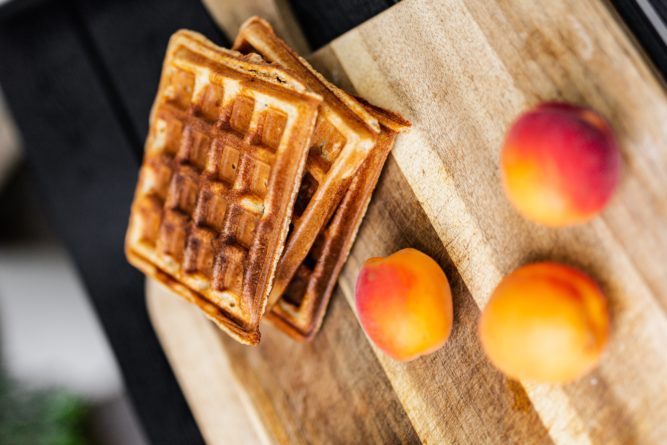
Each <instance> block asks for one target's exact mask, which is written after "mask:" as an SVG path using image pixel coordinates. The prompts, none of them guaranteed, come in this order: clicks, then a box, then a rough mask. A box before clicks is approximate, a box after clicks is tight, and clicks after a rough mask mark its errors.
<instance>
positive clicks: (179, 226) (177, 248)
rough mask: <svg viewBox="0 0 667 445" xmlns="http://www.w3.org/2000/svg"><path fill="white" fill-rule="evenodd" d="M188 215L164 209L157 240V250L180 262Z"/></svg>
mask: <svg viewBox="0 0 667 445" xmlns="http://www.w3.org/2000/svg"><path fill="white" fill-rule="evenodd" d="M188 219H189V218H188V217H187V216H186V215H184V214H182V213H181V212H178V211H175V210H165V212H164V219H163V220H162V225H161V226H160V235H159V236H158V240H157V250H158V252H161V253H163V254H165V255H167V256H170V257H172V258H173V259H174V260H176V261H178V262H180V261H181V260H182V258H183V250H184V249H185V240H186V238H187V226H188Z"/></svg>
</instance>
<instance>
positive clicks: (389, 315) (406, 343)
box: [355, 249, 453, 360]
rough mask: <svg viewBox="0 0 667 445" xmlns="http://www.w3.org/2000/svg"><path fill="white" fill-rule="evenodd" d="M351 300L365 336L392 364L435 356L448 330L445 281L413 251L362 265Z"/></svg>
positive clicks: (448, 299) (449, 309)
mask: <svg viewBox="0 0 667 445" xmlns="http://www.w3.org/2000/svg"><path fill="white" fill-rule="evenodd" d="M355 300H356V307H357V313H358V315H359V321H360V322H361V325H362V326H363V328H364V330H365V331H366V334H367V335H368V336H369V337H370V339H371V340H372V341H373V342H374V343H375V344H376V345H377V346H378V347H379V348H380V349H382V350H383V351H384V352H385V353H387V354H388V355H390V356H391V357H393V358H395V359H397V360H412V359H415V358H417V357H419V356H421V355H424V354H429V353H431V352H434V351H436V350H437V349H439V348H440V347H442V345H444V344H445V342H446V341H447V338H448V337H449V334H450V332H451V329H452V320H453V312H452V294H451V291H450V288H449V281H448V280H447V277H446V276H445V273H444V272H443V271H442V269H441V268H440V266H439V265H438V263H436V262H435V261H434V260H433V259H432V258H431V257H429V256H427V255H425V254H423V253H422V252H420V251H418V250H415V249H403V250H400V251H398V252H396V253H394V254H393V255H390V256H388V257H386V258H371V259H369V260H367V261H366V263H365V264H364V266H363V267H362V268H361V271H360V273H359V277H358V279H357V285H356V292H355Z"/></svg>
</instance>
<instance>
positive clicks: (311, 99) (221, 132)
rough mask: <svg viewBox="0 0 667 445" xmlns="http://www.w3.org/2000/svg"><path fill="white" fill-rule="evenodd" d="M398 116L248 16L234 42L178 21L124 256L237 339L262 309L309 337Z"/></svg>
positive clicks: (249, 337)
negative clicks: (339, 83)
mask: <svg viewBox="0 0 667 445" xmlns="http://www.w3.org/2000/svg"><path fill="white" fill-rule="evenodd" d="M409 125H410V124H409V122H407V121H405V120H404V119H403V118H401V117H400V116H398V115H396V114H394V113H391V112H388V111H385V110H382V109H380V108H377V107H374V106H372V105H369V104H368V103H366V102H364V101H362V100H360V99H357V98H354V97H352V96H350V95H349V94H347V93H345V92H344V91H342V90H340V89H339V88H337V87H335V86H334V85H332V84H331V83H329V82H328V81H327V80H326V79H325V78H324V77H323V76H322V75H321V74H319V73H318V72H316V71H315V70H314V69H313V68H312V67H311V66H310V65H309V64H308V63H307V62H306V61H305V60H303V59H302V58H301V57H299V56H298V55H297V54H296V53H295V52H294V51H293V50H292V49H291V48H290V47H289V46H288V45H287V44H286V43H285V42H284V41H282V40H281V39H280V38H278V37H277V36H276V35H275V33H274V32H273V30H272V29H271V26H270V25H269V24H268V23H266V22H265V21H264V20H262V19H260V18H252V19H250V20H248V21H247V22H246V23H245V24H244V25H243V26H242V28H241V30H240V32H239V35H238V37H237V39H236V42H235V44H234V50H233V51H230V50H226V49H224V48H220V47H217V46H215V45H214V44H213V43H211V42H209V41H208V40H206V39H205V38H204V37H203V36H201V35H199V34H197V33H194V32H190V31H179V32H177V33H176V34H174V36H173V37H172V38H171V40H170V42H169V47H168V49H167V55H166V58H165V62H164V66H163V70H162V79H161V81H160V87H159V90H158V94H157V98H156V100H155V104H154V106H153V110H152V112H151V118H150V131H149V135H148V140H147V142H146V149H145V157H144V162H143V165H142V167H141V172H140V175H139V182H138V185H137V190H136V193H135V198H134V202H133V204H132V211H131V215H130V224H129V227H128V231H127V239H126V252H127V257H128V259H129V261H130V262H131V263H132V264H133V265H134V266H136V267H137V268H139V269H140V270H141V271H143V272H144V273H145V274H146V275H148V276H150V277H152V278H154V279H157V280H159V281H160V282H162V283H163V284H165V285H166V286H168V287H169V288H170V289H172V290H173V291H174V292H175V293H177V294H178V295H181V296H182V297H184V298H185V299H187V300H188V301H190V302H191V303H194V304H196V305H197V306H198V307H199V308H200V309H201V310H202V311H203V312H204V313H205V314H206V315H207V316H208V317H209V318H211V319H212V320H213V321H215V322H216V323H217V324H218V326H220V328H222V329H223V330H224V331H226V332H227V333H228V334H230V335H231V336H232V337H234V338H235V339H236V340H238V341H240V342H242V343H245V344H257V343H258V342H259V339H260V333H259V324H260V321H261V319H262V318H266V319H267V320H269V321H270V322H272V323H274V324H275V325H276V326H277V327H278V328H280V329H281V330H283V331H284V332H285V333H287V334H289V335H290V336H291V337H293V338H295V339H297V340H302V341H306V340H309V339H312V338H313V336H314V335H315V334H316V333H317V331H318V330H319V327H320V325H321V323H322V319H323V318H324V314H325V311H326V307H327V304H328V301H329V298H330V296H331V293H332V291H333V289H334V286H335V283H336V280H337V278H338V274H339V273H340V271H341V268H342V266H343V264H344V263H345V260H346V259H347V256H348V254H349V251H350V248H351V246H352V243H353V241H354V238H355V236H356V232H357V229H358V228H359V225H360V223H361V220H362V218H363V215H364V213H365V211H366V207H367V206H368V202H369V200H370V197H371V194H372V192H373V189H374V188H375V185H376V183H377V180H378V177H379V175H380V172H381V170H382V166H383V165H384V162H385V159H386V157H387V155H388V154H389V151H390V150H391V147H392V146H393V144H394V139H395V137H396V135H397V134H398V132H400V131H402V130H403V129H405V128H407V127H408V126H409Z"/></svg>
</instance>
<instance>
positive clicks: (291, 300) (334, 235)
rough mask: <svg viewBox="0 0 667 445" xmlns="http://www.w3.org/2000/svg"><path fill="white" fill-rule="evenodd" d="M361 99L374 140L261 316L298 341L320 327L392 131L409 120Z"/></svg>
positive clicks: (391, 140)
mask: <svg viewBox="0 0 667 445" xmlns="http://www.w3.org/2000/svg"><path fill="white" fill-rule="evenodd" d="M360 100H361V99H360ZM363 103H364V105H365V106H366V107H367V109H368V111H369V112H371V113H372V114H373V115H374V116H375V117H376V118H377V119H378V121H379V122H380V124H381V129H382V130H381V133H380V136H379V138H378V141H377V144H376V145H375V147H373V149H372V150H371V152H370V153H369V155H368V157H367V158H366V160H365V161H364V163H363V164H362V165H361V168H359V171H358V172H357V174H356V175H355V177H354V179H353V181H352V184H351V185H350V187H349V188H348V190H347V193H345V196H344V197H343V200H342V201H341V203H340V205H339V206H338V208H337V209H336V212H335V213H334V215H333V217H332V218H331V220H330V221H329V223H328V224H327V226H326V227H325V228H324V230H322V231H321V232H320V233H319V235H318V236H317V239H316V241H315V243H314V244H313V246H312V247H311V249H310V251H309V252H308V255H307V256H306V259H305V260H304V261H303V262H302V263H301V264H300V265H299V268H298V269H297V272H296V274H295V275H294V277H293V278H292V280H291V281H290V283H289V285H288V286H287V288H286V290H285V292H284V293H283V295H282V298H281V299H280V300H278V302H277V303H276V304H275V305H274V306H273V307H272V308H271V310H270V311H267V314H266V317H267V319H269V320H271V321H272V322H273V323H274V324H275V325H276V326H278V327H279V328H280V329H281V330H282V331H283V332H286V333H287V334H289V335H290V336H291V337H292V338H294V339H296V340H299V341H308V340H311V339H312V338H313V337H314V336H315V334H317V331H318V330H319V329H320V326H321V324H322V320H323V319H324V315H325V312H326V308H327V306H328V304H329V299H330V298H331V294H332V292H333V290H334V288H335V286H336V282H337V281H338V276H339V274H340V272H341V270H342V268H343V265H344V264H345V262H346V261H347V257H348V255H349V253H350V249H351V248H352V245H353V243H354V239H355V238H356V236H357V231H358V230H359V226H360V225H361V222H362V220H363V218H364V215H365V213H366V209H367V208H368V203H369V202H370V200H371V196H372V194H373V190H374V189H375V186H376V185H377V181H378V179H379V177H380V173H381V172H382V167H383V166H384V163H385V161H386V159H387V156H388V155H389V152H390V151H391V149H392V147H393V146H394V140H395V139H396V135H397V134H398V133H399V132H400V131H403V130H405V129H407V128H408V127H410V122H409V121H406V120H405V119H403V118H402V117H401V116H399V115H397V114H395V113H392V112H389V111H386V110H383V109H381V108H378V107H375V106H373V105H370V104H368V103H366V102H363Z"/></svg>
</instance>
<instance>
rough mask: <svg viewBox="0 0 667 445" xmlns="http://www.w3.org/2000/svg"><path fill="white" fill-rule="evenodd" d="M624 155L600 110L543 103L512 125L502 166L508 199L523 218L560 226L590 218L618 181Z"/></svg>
mask: <svg viewBox="0 0 667 445" xmlns="http://www.w3.org/2000/svg"><path fill="white" fill-rule="evenodd" d="M620 158H621V157H620V153H619V149H618V144H617V142H616V138H615V136H614V134H613V132H612V130H611V127H610V126H609V124H608V123H607V121H606V120H605V119H604V118H603V117H602V116H600V115H599V114H598V113H596V112H595V111H593V110H591V109H588V108H584V107H580V106H576V105H570V104H566V103H545V104H542V105H539V106H538V107H536V108H534V109H532V110H530V111H528V112H526V113H524V114H523V115H521V116H520V117H519V118H518V119H517V120H516V122H514V124H513V125H512V126H511V128H510V130H509V131H508V133H507V135H506V137H505V142H504V144H503V148H502V152H501V160H500V169H501V174H502V178H503V184H504V188H505V191H506V194H507V197H508V198H509V200H510V202H512V204H513V205H514V207H516V209H517V210H519V212H520V213H521V214H523V216H525V217H526V218H528V219H530V220H532V221H534V222H537V223H540V224H544V225H547V226H554V227H559V226H568V225H573V224H578V223H583V222H585V221H588V220H590V219H591V218H593V217H594V216H595V215H597V214H598V213H599V212H600V211H601V210H602V209H603V208H604V206H605V205H606V204H607V202H608V201H609V199H610V198H611V196H612V194H613V193H614V190H615V189H616V186H617V184H618V181H619V171H620Z"/></svg>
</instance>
